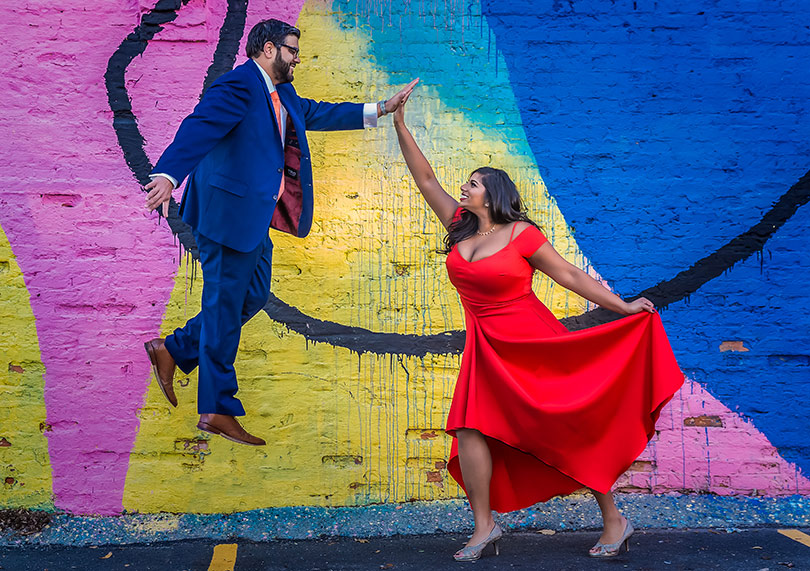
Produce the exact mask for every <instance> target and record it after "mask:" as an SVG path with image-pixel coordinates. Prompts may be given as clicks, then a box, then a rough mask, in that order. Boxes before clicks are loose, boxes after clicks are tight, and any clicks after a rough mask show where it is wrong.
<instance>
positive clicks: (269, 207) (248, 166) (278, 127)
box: [145, 19, 416, 446]
mask: <svg viewBox="0 0 810 571" xmlns="http://www.w3.org/2000/svg"><path fill="white" fill-rule="evenodd" d="M300 36H301V33H300V31H299V30H298V29H297V28H295V27H293V26H291V25H289V24H286V23H284V22H281V21H279V20H273V19H270V20H264V21H263V22H259V23H258V24H256V26H254V27H253V29H252V30H251V31H250V34H249V35H248V41H247V56H248V58H250V59H249V60H248V61H246V62H245V63H244V64H242V65H240V66H238V67H237V68H235V69H234V70H233V71H230V72H228V73H226V74H224V75H223V76H221V77H220V78H219V79H217V81H215V82H214V83H213V84H212V85H211V87H210V88H209V89H208V90H207V91H206V92H205V94H204V96H203V98H202V99H201V100H200V103H199V104H198V105H197V106H196V107H195V109H194V112H193V113H192V114H191V115H189V116H188V117H186V119H185V120H184V121H183V123H182V124H181V125H180V128H179V129H178V130H177V134H176V135H175V138H174V141H172V143H171V145H169V147H168V148H167V149H166V150H165V152H164V153H163V155H162V156H161V157H160V160H159V161H158V163H157V164H156V165H155V168H154V170H153V172H152V175H151V176H152V181H151V182H150V183H149V184H148V185H147V186H146V189H147V190H148V191H149V193H148V195H147V199H146V200H147V202H146V205H147V208H148V209H149V210H154V209H156V208H158V207H161V206H162V207H163V210H164V214H165V213H166V211H167V207H168V203H169V200H170V198H171V193H172V190H173V189H174V188H176V187H177V185H178V184H179V183H181V182H182V181H183V180H184V179H185V178H186V177H188V182H187V183H186V188H185V191H184V192H183V199H182V202H181V206H180V214H181V216H182V218H183V220H184V221H185V222H187V223H188V224H189V225H190V226H191V227H192V228H193V230H194V237H195V240H196V241H197V246H198V248H199V253H200V264H201V266H202V271H203V281H204V283H203V292H202V308H201V311H200V313H198V314H197V315H196V316H195V317H193V318H192V319H190V320H189V321H188V322H187V323H186V324H185V325H184V326H183V327H181V328H179V329H176V330H175V331H174V333H173V334H172V335H169V336H168V337H167V338H166V339H165V340H164V339H159V338H158V339H153V340H151V341H149V342H147V343H146V344H145V347H146V351H147V353H148V355H149V359H150V361H151V363H152V368H153V370H154V373H155V377H156V379H157V382H158V384H159V386H160V388H161V390H162V391H163V394H164V395H165V396H166V398H167V399H168V400H169V402H171V404H172V405H174V406H177V398H176V396H175V394H174V387H173V378H174V371H175V367H179V368H180V369H181V370H182V371H183V372H185V373H190V372H191V371H192V370H194V369H195V368H196V367H199V388H198V403H197V408H198V412H199V413H200V420H199V423H198V424H197V427H198V428H199V429H201V430H204V431H206V432H210V433H212V434H221V435H222V436H224V437H225V438H228V439H229V440H233V441H234V442H239V443H241V444H249V445H253V446H261V445H264V444H265V442H264V440H262V439H261V438H257V437H255V436H253V435H251V434H249V433H248V432H247V431H246V430H244V428H242V426H241V425H240V424H239V422H238V421H237V420H236V417H237V416H242V415H244V414H245V409H244V408H243V407H242V403H241V402H240V401H239V399H237V398H236V396H235V395H236V391H237V390H238V386H237V381H236V372H235V370H234V366H233V364H234V361H235V359H236V352H237V348H238V346H239V337H240V334H241V328H242V325H243V324H244V323H245V322H246V321H247V320H249V319H250V318H251V317H253V316H254V315H255V314H256V313H258V312H259V311H260V310H261V309H262V308H263V307H264V305H265V303H266V302H267V298H268V294H269V291H270V275H271V261H272V253H273V243H272V242H271V240H270V237H269V235H268V230H269V228H271V227H272V228H275V229H277V230H280V231H282V232H287V233H289V234H293V235H294V236H298V237H301V238H303V237H304V236H306V235H307V234H308V233H309V230H310V228H311V226H312V205H313V190H312V159H311V156H310V151H309V145H308V143H307V137H306V131H307V130H308V129H311V130H318V131H331V130H343V129H362V128H364V127H374V126H376V124H377V118H378V117H379V116H381V115H385V114H386V113H389V112H390V111H393V110H394V109H396V107H397V105H399V102H400V101H401V100H402V99H403V98H404V97H405V96H406V95H407V94H409V93H410V91H411V90H412V89H413V86H414V85H415V83H416V82H415V81H414V82H411V83H410V84H409V85H408V86H406V87H405V88H404V89H402V90H401V91H400V92H398V93H397V94H396V95H394V96H393V97H392V98H391V99H390V100H388V101H380V102H378V103H376V104H373V103H371V104H365V105H364V104H360V103H324V102H317V101H313V100H311V99H305V98H302V97H299V96H298V94H297V93H296V92H295V89H294V88H293V86H292V81H293V73H294V70H295V66H296V65H297V64H299V63H300V60H299V59H298V50H299V45H298V40H299V38H300Z"/></svg>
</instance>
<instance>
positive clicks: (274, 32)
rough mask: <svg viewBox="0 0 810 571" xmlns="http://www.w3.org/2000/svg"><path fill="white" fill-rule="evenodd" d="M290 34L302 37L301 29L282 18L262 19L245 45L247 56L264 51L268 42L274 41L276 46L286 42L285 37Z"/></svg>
mask: <svg viewBox="0 0 810 571" xmlns="http://www.w3.org/2000/svg"><path fill="white" fill-rule="evenodd" d="M289 35H293V36H295V37H296V38H300V37H301V30H299V29H298V28H296V27H295V26H291V25H290V24H288V23H287V22H282V21H281V20H275V19H273V18H270V19H269V20H262V21H261V22H259V23H258V24H256V25H255V26H253V28H251V30H250V33H249V34H248V39H247V45H246V46H245V52H246V53H247V57H250V58H252V57H256V56H258V55H259V54H260V53H262V51H263V50H264V44H266V43H267V42H270V43H272V44H273V45H274V46H278V45H280V44H282V43H284V38H286V37H287V36H289Z"/></svg>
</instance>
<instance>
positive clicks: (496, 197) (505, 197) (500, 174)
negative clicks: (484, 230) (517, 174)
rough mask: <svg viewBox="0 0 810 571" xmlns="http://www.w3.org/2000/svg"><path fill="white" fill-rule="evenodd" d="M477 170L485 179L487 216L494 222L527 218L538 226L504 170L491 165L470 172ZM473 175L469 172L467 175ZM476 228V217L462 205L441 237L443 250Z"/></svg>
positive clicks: (483, 179) (527, 220)
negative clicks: (459, 211)
mask: <svg viewBox="0 0 810 571" xmlns="http://www.w3.org/2000/svg"><path fill="white" fill-rule="evenodd" d="M476 173H478V174H480V175H481V182H483V183H484V196H485V197H486V202H489V218H490V220H492V222H493V223H495V224H509V223H510V222H518V221H522V222H528V223H529V224H531V225H532V226H535V227H536V226H537V224H535V223H534V222H533V221H532V220H531V219H530V218H529V216H528V215H527V214H526V207H525V206H524V205H523V200H521V198H520V194H518V190H517V187H516V186H515V183H514V182H512V179H511V178H509V175H508V174H506V171H502V170H501V169H494V168H492V167H480V168H477V169H475V170H474V171H473V172H472V174H476ZM470 176H472V175H470ZM477 231H478V217H477V216H476V215H475V214H473V213H472V212H469V211H468V210H464V209H463V208H462V209H461V216H460V217H459V218H458V219H456V220H455V221H454V222H453V223H451V224H450V226H449V227H448V228H447V236H445V237H444V250H441V252H442V253H443V254H449V253H450V250H452V249H453V246H455V245H456V244H458V243H459V242H461V241H462V240H466V239H467V238H469V237H470V236H472V235H473V234H475V233H476V232H477Z"/></svg>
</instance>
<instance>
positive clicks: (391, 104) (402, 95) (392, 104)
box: [385, 77, 419, 113]
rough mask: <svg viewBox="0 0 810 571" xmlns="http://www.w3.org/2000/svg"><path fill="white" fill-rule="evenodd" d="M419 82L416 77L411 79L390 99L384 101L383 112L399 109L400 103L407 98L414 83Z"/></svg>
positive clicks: (414, 85)
mask: <svg viewBox="0 0 810 571" xmlns="http://www.w3.org/2000/svg"><path fill="white" fill-rule="evenodd" d="M417 83H419V78H418V77H417V78H416V79H414V80H413V81H411V82H410V83H409V84H408V85H406V86H405V87H403V88H402V89H400V90H399V91H398V92H397V93H396V95H394V96H393V97H392V98H391V99H389V100H388V101H386V102H385V112H386V113H393V112H394V111H396V110H397V109H399V107H400V105H401V104H402V103H403V101H404V100H407V99H408V97H409V96H410V95H411V92H412V91H413V88H414V87H416V84H417Z"/></svg>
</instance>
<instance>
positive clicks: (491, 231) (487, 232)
mask: <svg viewBox="0 0 810 571" xmlns="http://www.w3.org/2000/svg"><path fill="white" fill-rule="evenodd" d="M496 226H497V224H493V225H492V228H490V229H489V230H487V231H486V232H480V231H478V230H476V231H475V233H476V234H478V235H479V236H489V235H490V234H492V233H493V232H494V231H495V227H496Z"/></svg>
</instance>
